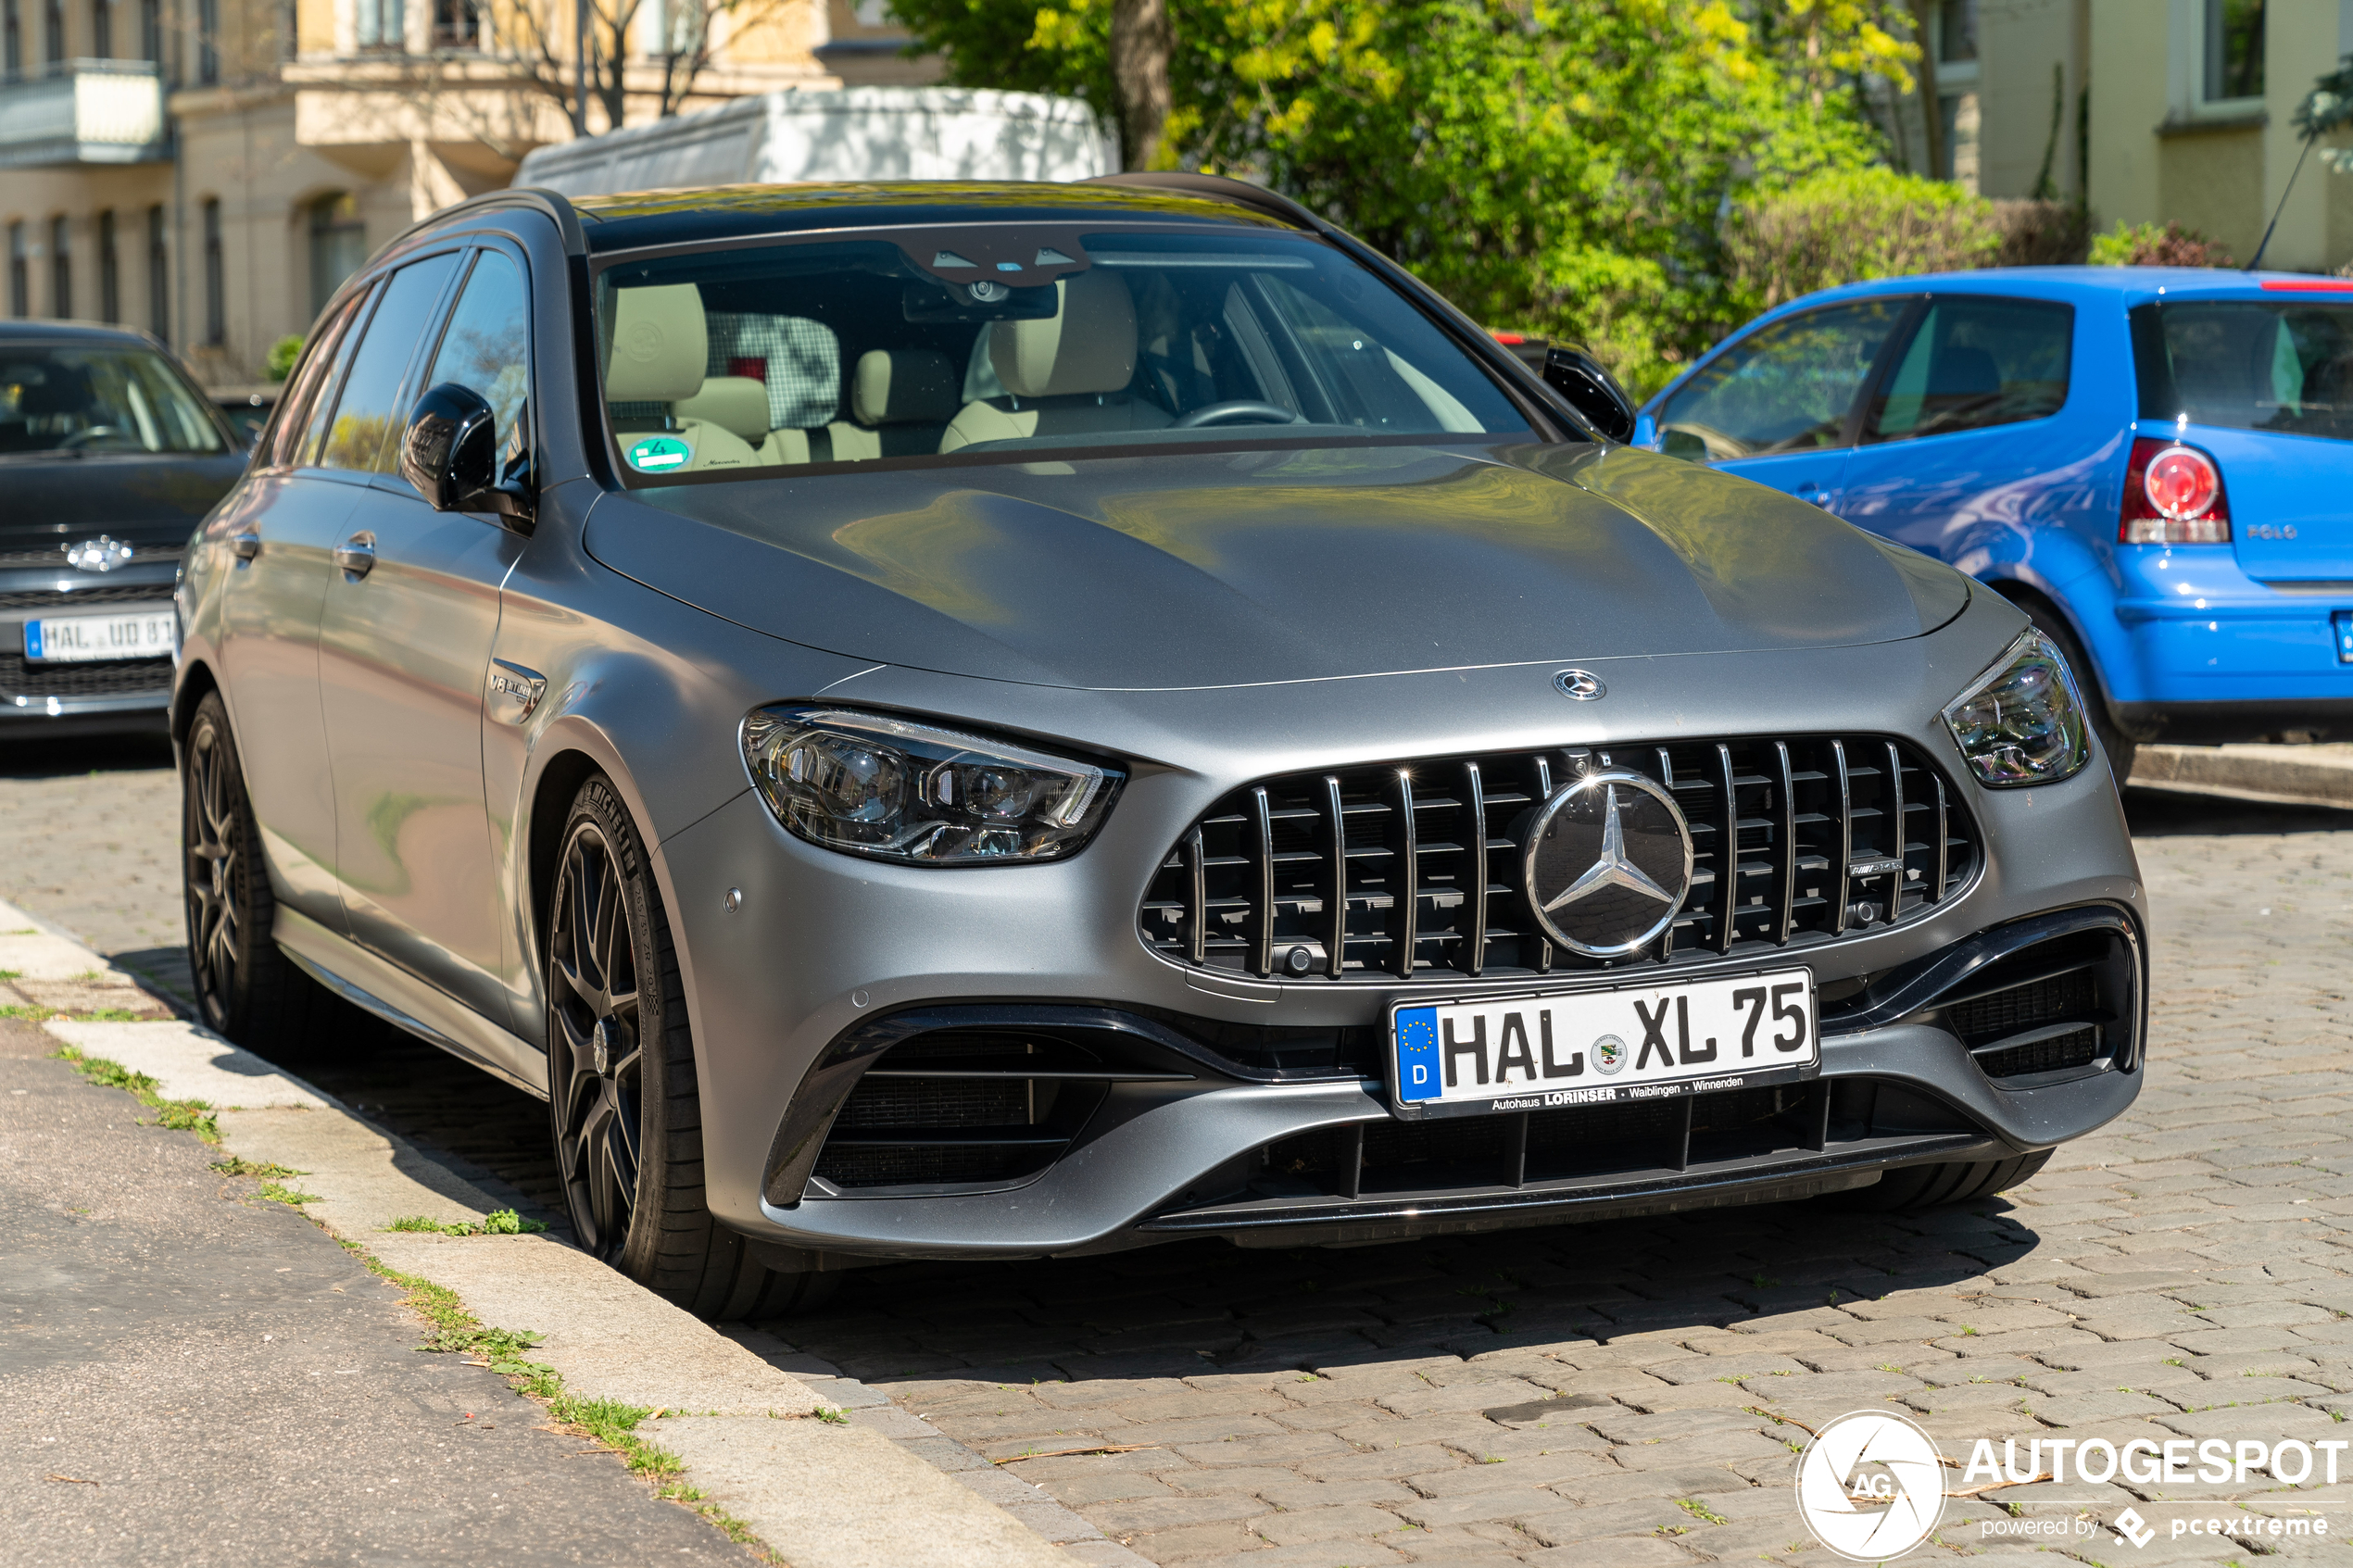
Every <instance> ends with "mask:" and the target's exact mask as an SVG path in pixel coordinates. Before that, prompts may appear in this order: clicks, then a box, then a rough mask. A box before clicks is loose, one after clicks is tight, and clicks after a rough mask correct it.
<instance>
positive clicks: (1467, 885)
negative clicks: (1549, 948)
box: [1462, 762, 1487, 975]
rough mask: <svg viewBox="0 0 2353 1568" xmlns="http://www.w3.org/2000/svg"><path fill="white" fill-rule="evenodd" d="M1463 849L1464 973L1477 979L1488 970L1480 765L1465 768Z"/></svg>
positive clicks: (1484, 801)
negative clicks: (1467, 865) (1466, 865)
mask: <svg viewBox="0 0 2353 1568" xmlns="http://www.w3.org/2000/svg"><path fill="white" fill-rule="evenodd" d="M1462 816H1463V832H1462V838H1463V848H1464V850H1465V851H1466V859H1468V861H1469V869H1468V870H1467V871H1466V872H1465V873H1464V875H1463V952H1462V970H1463V972H1464V973H1465V974H1469V975H1476V974H1478V972H1479V971H1480V970H1482V969H1484V968H1486V967H1487V786H1486V781H1485V780H1483V779H1482V778H1480V777H1479V772H1478V763H1477V762H1465V763H1464V764H1463V806H1462Z"/></svg>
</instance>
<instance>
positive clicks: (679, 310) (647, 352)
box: [605, 283, 711, 403]
mask: <svg viewBox="0 0 2353 1568" xmlns="http://www.w3.org/2000/svg"><path fill="white" fill-rule="evenodd" d="M710 353H711V337H710V334H709V332H707V331H706V330H705V329H704V326H703V317H702V291H701V290H699V289H698V288H697V287H695V285H694V284H692V283H663V284H660V285H657V286H655V287H652V288H642V289H621V290H617V291H616V292H615V293H614V295H613V313H612V362H611V363H610V365H608V366H606V367H605V395H606V396H607V397H609V398H610V399H612V400H613V401H614V402H616V403H674V402H676V401H677V400H678V399H679V398H681V397H692V396H693V395H695V394H696V393H698V392H699V391H701V390H702V374H703V366H704V364H705V363H706V361H707V359H708V358H709V356H710Z"/></svg>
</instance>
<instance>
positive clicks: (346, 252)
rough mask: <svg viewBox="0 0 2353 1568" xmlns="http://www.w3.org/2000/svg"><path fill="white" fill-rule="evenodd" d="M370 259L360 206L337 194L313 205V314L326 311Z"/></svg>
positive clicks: (311, 208)
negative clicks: (337, 291) (347, 280)
mask: <svg viewBox="0 0 2353 1568" xmlns="http://www.w3.org/2000/svg"><path fill="white" fill-rule="evenodd" d="M367 259H368V226H367V225H366V224H365V223H363V222H361V221H360V220H359V203H358V202H357V201H355V200H353V199H352V198H351V197H350V196H349V195H347V194H345V193H343V192H341V191H336V192H334V193H333V194H330V195H323V196H321V197H320V198H319V199H318V200H317V201H314V202H312V203H311V204H310V313H311V314H312V315H313V316H316V315H318V314H319V313H320V312H321V311H322V310H324V309H326V307H327V301H328V300H330V299H332V298H333V297H334V292H335V290H337V289H339V288H341V287H342V286H343V281H344V280H345V279H346V278H348V277H350V276H351V275H352V274H353V273H354V272H357V271H359V266H360V263H362V262H364V261H366V260H367Z"/></svg>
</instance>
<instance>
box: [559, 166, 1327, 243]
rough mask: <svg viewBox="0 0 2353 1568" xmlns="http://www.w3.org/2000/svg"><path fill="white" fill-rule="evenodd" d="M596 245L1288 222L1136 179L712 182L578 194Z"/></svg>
mask: <svg viewBox="0 0 2353 1568" xmlns="http://www.w3.org/2000/svg"><path fill="white" fill-rule="evenodd" d="M570 199H571V201H572V205H573V210H575V211H576V212H578V213H579V215H580V223H581V228H582V229H583V230H584V231H585V233H586V235H587V240H588V248H589V249H590V250H591V251H617V250H635V249H636V248H638V247H639V246H643V245H685V244H691V243H693V242H695V241H698V240H724V239H737V238H742V237H746V236H749V235H755V234H784V233H791V232H795V231H799V230H809V229H836V228H844V227H866V226H877V227H879V226H883V225H894V226H895V225H899V224H933V223H988V222H1016V223H1017V222H1025V221H1027V222H1038V221H1048V222H1069V221H1072V220H1080V221H1086V220H1106V221H1114V222H1116V221H1121V220H1126V221H1130V222H1133V221H1136V220H1144V219H1149V220H1152V221H1154V222H1163V223H1164V222H1170V221H1175V222H1186V223H1204V224H1248V225H1251V226H1252V227H1256V228H1266V229H1290V227H1291V225H1290V224H1288V223H1285V222H1284V221H1283V220H1281V219H1279V218H1277V217H1275V216H1274V215H1273V214H1271V213H1268V212H1264V211H1260V210H1258V209H1256V208H1252V207H1242V206H1239V205H1238V204H1236V203H1232V202H1222V201H1215V200H1211V199H1207V198H1204V197H1201V196H1191V195H1182V194H1176V193H1174V192H1167V191H1155V190H1149V189H1143V188H1139V187H1136V186H1126V185H1107V184H1106V185H1098V184H1093V183H1087V184H1049V183H1045V182H1011V181H1006V182H977V181H975V182H963V181H948V180H909V181H903V182H897V183H885V182H877V183H871V184H867V183H861V184H854V185H818V184H807V185H798V184H797V185H714V186H709V187H706V188H703V189H699V190H688V191H637V192H628V193H623V194H615V195H596V196H574V197H572V198H570Z"/></svg>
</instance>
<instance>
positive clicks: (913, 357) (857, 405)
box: [849, 348, 963, 426]
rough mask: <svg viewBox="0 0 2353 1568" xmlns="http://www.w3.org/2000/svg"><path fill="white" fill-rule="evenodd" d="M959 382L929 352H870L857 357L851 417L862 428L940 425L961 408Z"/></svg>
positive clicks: (939, 358)
mask: <svg viewBox="0 0 2353 1568" xmlns="http://www.w3.org/2000/svg"><path fill="white" fill-rule="evenodd" d="M962 381H963V378H962V377H960V376H958V375H957V374H956V371H955V368H954V367H953V366H951V365H950V364H949V362H948V356H946V355H945V354H941V353H939V352H938V351H937V350H936V349H929V348H874V349H869V350H867V351H866V352H865V353H863V354H862V355H860V356H859V357H858V373H857V374H856V375H855V376H853V377H852V378H851V379H850V383H849V417H850V418H851V419H853V420H857V421H858V422H859V423H860V424H862V425H869V426H871V425H907V424H928V425H944V424H946V423H947V422H948V421H949V420H952V419H954V418H955V417H956V410H957V408H960V407H962V405H963V398H962V397H961V396H960V395H959V394H960V393H961V392H962V390H963V388H962V385H961V383H962Z"/></svg>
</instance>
